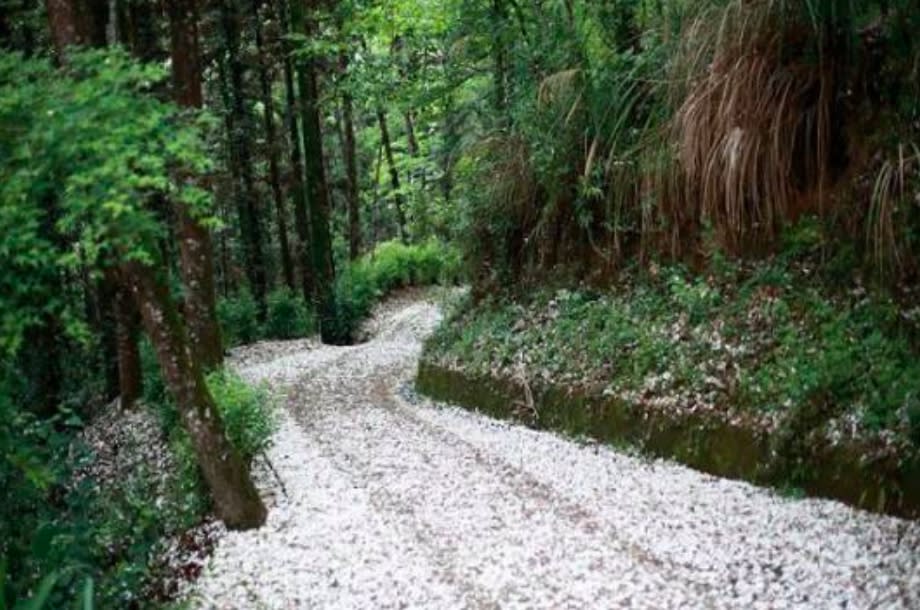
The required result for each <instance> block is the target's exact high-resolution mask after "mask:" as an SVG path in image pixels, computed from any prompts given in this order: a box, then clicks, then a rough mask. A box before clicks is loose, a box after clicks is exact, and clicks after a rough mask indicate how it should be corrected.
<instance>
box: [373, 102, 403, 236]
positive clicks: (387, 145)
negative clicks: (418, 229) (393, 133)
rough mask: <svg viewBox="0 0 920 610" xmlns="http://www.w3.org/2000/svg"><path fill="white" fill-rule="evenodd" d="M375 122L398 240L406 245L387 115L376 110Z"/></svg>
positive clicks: (401, 205) (401, 197) (381, 109)
mask: <svg viewBox="0 0 920 610" xmlns="http://www.w3.org/2000/svg"><path fill="white" fill-rule="evenodd" d="M377 122H378V123H380V141H381V142H382V143H383V151H384V153H385V154H386V158H387V166H389V168H390V184H391V185H392V187H393V195H394V202H395V204H396V220H397V225H398V229H399V239H401V240H402V241H403V242H404V243H408V241H409V238H408V235H407V234H406V213H405V210H404V209H403V196H402V192H400V190H399V188H400V187H399V171H397V169H396V162H395V161H394V160H393V146H392V143H391V142H390V130H389V128H388V127H387V115H386V113H385V112H384V110H383V108H381V107H378V108H377Z"/></svg>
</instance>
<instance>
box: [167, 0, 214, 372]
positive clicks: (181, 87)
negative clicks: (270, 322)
mask: <svg viewBox="0 0 920 610" xmlns="http://www.w3.org/2000/svg"><path fill="white" fill-rule="evenodd" d="M167 10H168V12H169V23H170V41H171V44H170V47H171V52H172V73H173V87H174V96H175V99H176V102H177V103H178V104H179V105H180V106H184V107H187V108H200V107H201V106H202V105H203V94H202V88H201V54H200V50H199V43H198V6H197V2H196V0H169V1H168V2H167ZM176 208H177V209H176V215H177V217H178V224H179V263H180V264H179V267H180V269H181V271H182V282H183V285H184V288H185V313H186V320H187V324H188V333H189V340H190V341H191V348H192V349H193V350H194V353H195V355H196V357H197V359H198V362H199V363H200V364H201V366H203V367H204V368H205V369H213V368H217V367H219V366H220V365H221V364H222V363H223V345H222V342H221V337H220V327H219V325H218V321H217V295H216V290H215V286H214V252H213V247H212V245H211V235H210V234H209V233H208V230H207V229H206V228H205V227H204V226H203V225H202V224H201V223H200V222H198V220H197V219H195V218H193V217H192V215H191V214H190V213H189V211H188V209H187V207H186V206H184V205H181V204H180V205H178V206H176Z"/></svg>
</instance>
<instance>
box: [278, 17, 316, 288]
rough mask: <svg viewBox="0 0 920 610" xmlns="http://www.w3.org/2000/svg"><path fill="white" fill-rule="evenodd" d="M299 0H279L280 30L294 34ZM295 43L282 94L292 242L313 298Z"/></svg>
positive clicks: (289, 52)
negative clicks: (293, 18) (295, 5)
mask: <svg viewBox="0 0 920 610" xmlns="http://www.w3.org/2000/svg"><path fill="white" fill-rule="evenodd" d="M300 1H301V0H281V12H280V15H281V31H282V32H284V33H285V34H291V33H293V30H292V29H291V18H290V16H291V12H292V10H293V9H292V4H291V2H300ZM294 50H295V46H294V44H293V43H292V42H291V41H290V40H288V41H287V43H286V44H285V53H284V64H283V68H284V93H285V100H286V105H285V111H284V116H285V121H286V122H287V130H288V137H289V139H290V148H289V150H290V156H291V167H290V177H291V178H290V183H291V196H292V199H293V200H294V231H295V233H296V234H297V240H296V242H295V247H294V251H295V256H296V258H297V262H298V265H297V267H298V269H299V270H300V287H301V290H302V291H303V297H304V300H305V301H307V302H308V303H310V302H312V301H313V261H312V258H311V257H312V254H311V252H312V250H311V248H310V216H309V210H308V209H307V191H306V188H305V186H304V166H303V143H302V141H301V139H300V127H299V124H298V120H297V114H298V111H297V92H296V89H295V87H294V61H293V59H292V55H293V53H294Z"/></svg>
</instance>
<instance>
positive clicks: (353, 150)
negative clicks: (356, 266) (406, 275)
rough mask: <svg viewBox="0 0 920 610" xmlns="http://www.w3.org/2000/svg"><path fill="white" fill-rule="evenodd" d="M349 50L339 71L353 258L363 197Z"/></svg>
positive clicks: (358, 249)
mask: <svg viewBox="0 0 920 610" xmlns="http://www.w3.org/2000/svg"><path fill="white" fill-rule="evenodd" d="M348 65H349V57H348V52H347V51H343V52H342V53H341V54H340V55H339V71H340V73H341V75H342V78H343V80H344V81H345V83H344V87H343V89H342V131H343V133H342V157H343V158H344V159H345V174H346V178H347V188H348V190H347V193H348V253H349V256H350V258H351V259H352V260H354V259H356V258H358V257H359V256H360V255H361V197H360V192H359V186H360V185H359V184H358V152H357V149H358V147H357V143H356V139H355V117H354V114H355V111H354V99H353V98H352V94H351V90H350V89H349V86H350V82H349V80H348Z"/></svg>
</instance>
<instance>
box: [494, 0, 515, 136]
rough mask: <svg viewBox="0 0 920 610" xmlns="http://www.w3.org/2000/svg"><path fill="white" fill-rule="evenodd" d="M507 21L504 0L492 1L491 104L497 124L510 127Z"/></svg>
mask: <svg viewBox="0 0 920 610" xmlns="http://www.w3.org/2000/svg"><path fill="white" fill-rule="evenodd" d="M507 21H508V10H507V8H506V7H505V2H504V0H492V24H493V33H492V36H493V39H492V60H493V62H494V64H495V65H494V68H493V74H492V76H493V79H494V80H493V82H494V89H493V103H494V105H495V111H496V112H497V113H498V118H499V124H500V125H502V126H504V127H507V126H509V125H510V122H511V120H510V116H509V114H508V58H507V51H506V49H505V40H504V37H505V27H506V24H507Z"/></svg>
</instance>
